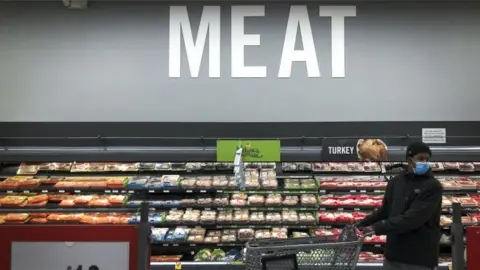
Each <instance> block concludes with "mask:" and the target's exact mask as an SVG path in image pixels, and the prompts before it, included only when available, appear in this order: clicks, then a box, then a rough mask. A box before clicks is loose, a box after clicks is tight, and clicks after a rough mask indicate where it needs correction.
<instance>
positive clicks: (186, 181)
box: [180, 177, 197, 189]
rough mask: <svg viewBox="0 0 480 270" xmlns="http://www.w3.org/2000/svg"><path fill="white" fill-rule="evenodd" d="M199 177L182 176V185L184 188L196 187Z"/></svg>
mask: <svg viewBox="0 0 480 270" xmlns="http://www.w3.org/2000/svg"><path fill="white" fill-rule="evenodd" d="M196 183H197V178H195V177H185V178H182V180H181V182H180V185H181V187H182V188H184V189H193V188H195V187H196Z"/></svg>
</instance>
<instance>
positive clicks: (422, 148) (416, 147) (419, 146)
mask: <svg viewBox="0 0 480 270" xmlns="http://www.w3.org/2000/svg"><path fill="white" fill-rule="evenodd" d="M419 153H428V154H429V155H430V156H432V151H431V150H430V147H429V146H428V145H426V144H425V143H423V142H414V143H411V144H410V145H409V146H408V147H407V159H408V158H409V157H413V156H415V155H416V154H419Z"/></svg>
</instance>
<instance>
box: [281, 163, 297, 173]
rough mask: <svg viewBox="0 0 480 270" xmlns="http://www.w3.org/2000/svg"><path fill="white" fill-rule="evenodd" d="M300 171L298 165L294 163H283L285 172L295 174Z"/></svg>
mask: <svg viewBox="0 0 480 270" xmlns="http://www.w3.org/2000/svg"><path fill="white" fill-rule="evenodd" d="M297 170H298V166H297V164H296V163H293V162H283V163H282V171H284V172H294V171H297Z"/></svg>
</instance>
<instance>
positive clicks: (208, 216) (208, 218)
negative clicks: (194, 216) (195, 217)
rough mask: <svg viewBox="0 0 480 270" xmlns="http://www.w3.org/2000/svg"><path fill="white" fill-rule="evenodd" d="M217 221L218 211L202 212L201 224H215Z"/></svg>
mask: <svg viewBox="0 0 480 270" xmlns="http://www.w3.org/2000/svg"><path fill="white" fill-rule="evenodd" d="M216 220H217V212H216V211H202V215H201V216H200V224H215V221H216Z"/></svg>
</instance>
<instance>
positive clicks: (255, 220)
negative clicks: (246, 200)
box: [250, 212, 265, 224]
mask: <svg viewBox="0 0 480 270" xmlns="http://www.w3.org/2000/svg"><path fill="white" fill-rule="evenodd" d="M250 223H252V224H265V213H263V212H252V213H251V214H250Z"/></svg>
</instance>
